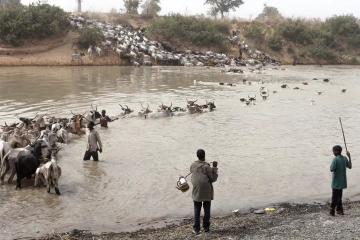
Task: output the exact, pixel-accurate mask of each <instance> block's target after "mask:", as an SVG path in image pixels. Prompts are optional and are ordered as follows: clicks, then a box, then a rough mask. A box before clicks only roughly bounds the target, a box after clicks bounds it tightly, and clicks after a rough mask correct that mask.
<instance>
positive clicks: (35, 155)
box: [15, 142, 46, 189]
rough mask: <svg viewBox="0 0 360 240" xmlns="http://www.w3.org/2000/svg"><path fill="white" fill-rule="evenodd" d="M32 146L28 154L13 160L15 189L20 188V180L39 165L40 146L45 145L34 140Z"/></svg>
mask: <svg viewBox="0 0 360 240" xmlns="http://www.w3.org/2000/svg"><path fill="white" fill-rule="evenodd" d="M32 147H34V149H33V150H32V151H30V154H27V155H22V156H20V157H19V158H18V159H16V161H15V169H16V177H17V179H16V188H15V189H18V188H20V189H21V180H22V179H23V178H24V177H27V178H30V177H31V175H32V174H34V173H35V172H36V170H37V168H38V167H39V166H40V160H39V158H40V157H41V148H43V147H46V146H42V145H41V143H40V142H35V143H34V144H33V145H32Z"/></svg>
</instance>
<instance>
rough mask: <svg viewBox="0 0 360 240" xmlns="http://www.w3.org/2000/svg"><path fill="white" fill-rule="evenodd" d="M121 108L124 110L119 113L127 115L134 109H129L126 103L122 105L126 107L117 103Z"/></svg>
mask: <svg viewBox="0 0 360 240" xmlns="http://www.w3.org/2000/svg"><path fill="white" fill-rule="evenodd" d="M119 105H120V107H121V110H123V111H124V112H122V113H121V115H123V116H125V115H129V114H130V113H132V112H134V110H131V109H130V108H129V107H128V106H127V105H124V106H125V107H126V108H124V107H123V106H122V105H121V104H120V103H119Z"/></svg>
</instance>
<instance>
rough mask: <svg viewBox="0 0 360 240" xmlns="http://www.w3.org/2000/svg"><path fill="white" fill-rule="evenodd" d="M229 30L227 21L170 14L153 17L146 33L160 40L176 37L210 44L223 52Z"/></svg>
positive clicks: (171, 39)
mask: <svg viewBox="0 0 360 240" xmlns="http://www.w3.org/2000/svg"><path fill="white" fill-rule="evenodd" d="M228 31H229V23H228V22H225V21H214V20H211V19H207V18H203V17H195V16H190V17H184V16H181V15H180V14H170V15H167V16H164V17H161V18H154V19H152V20H151V21H150V23H149V26H148V27H147V32H146V33H147V34H148V35H150V36H151V37H153V38H155V39H156V40H159V41H161V40H165V41H169V42H172V41H174V39H175V40H178V41H183V42H190V43H192V44H194V45H195V46H201V47H203V46H210V47H214V48H216V49H217V50H219V51H221V52H227V51H228V49H229V42H228V41H227V39H226V38H225V37H224V35H223V34H226V35H228ZM221 33H222V34H221Z"/></svg>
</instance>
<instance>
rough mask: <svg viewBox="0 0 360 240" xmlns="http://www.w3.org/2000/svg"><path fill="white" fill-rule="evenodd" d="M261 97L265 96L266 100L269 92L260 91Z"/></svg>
mask: <svg viewBox="0 0 360 240" xmlns="http://www.w3.org/2000/svg"><path fill="white" fill-rule="evenodd" d="M260 95H261V97H262V98H263V100H266V99H267V98H268V97H269V92H265V91H264V92H261V93H260Z"/></svg>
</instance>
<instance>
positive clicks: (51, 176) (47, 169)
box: [34, 149, 61, 195]
mask: <svg viewBox="0 0 360 240" xmlns="http://www.w3.org/2000/svg"><path fill="white" fill-rule="evenodd" d="M58 151H59V150H58V149H52V150H51V160H50V161H48V162H47V163H45V164H43V165H41V166H39V167H38V168H37V169H36V172H35V184H34V186H35V187H36V186H37V184H38V182H39V178H40V179H41V180H42V181H43V183H44V184H45V185H46V188H47V192H48V193H50V187H51V183H53V184H54V187H55V192H56V194H57V195H60V191H59V186H58V180H59V178H60V176H61V168H60V166H58V165H57V161H56V156H55V155H56V153H57V152H58Z"/></svg>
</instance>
